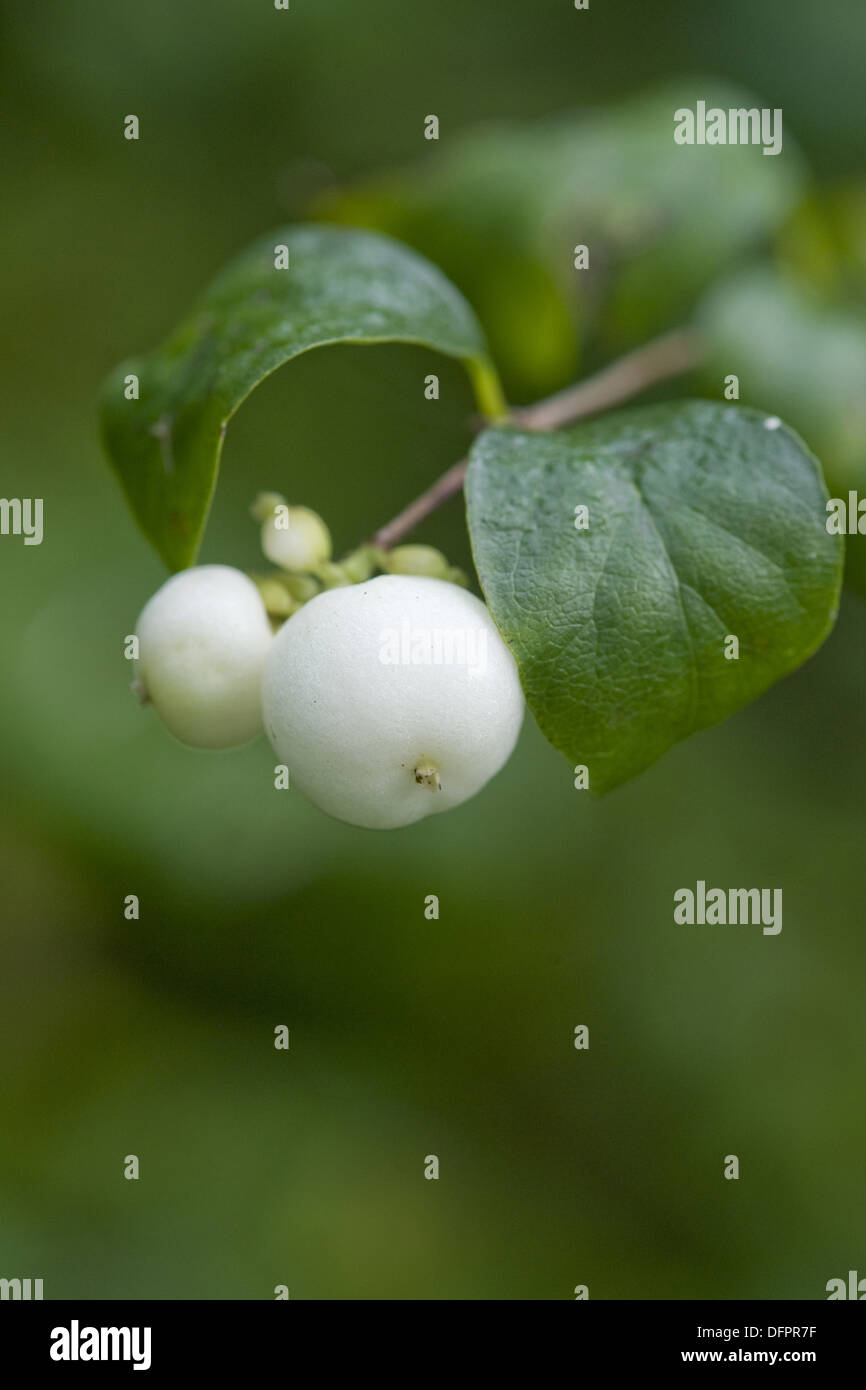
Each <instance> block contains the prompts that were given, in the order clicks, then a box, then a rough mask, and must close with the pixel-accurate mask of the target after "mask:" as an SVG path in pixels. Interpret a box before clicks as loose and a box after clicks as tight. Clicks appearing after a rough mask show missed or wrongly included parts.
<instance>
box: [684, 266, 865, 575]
mask: <svg viewBox="0 0 866 1390" xmlns="http://www.w3.org/2000/svg"><path fill="white" fill-rule="evenodd" d="M698 322H699V324H700V326H701V327H702V328H703V330H704V333H705V334H706V337H707V341H708V344H709V360H708V363H707V366H706V369H705V378H706V381H707V384H709V383H712V384H713V387H714V389H716V390H721V383H722V381H723V379H724V377H725V376H726V375H728V374H730V373H735V374H736V375H737V376H738V378H739V382H740V394H741V398H742V399H743V400H745V401H747V402H749V403H751V404H754V405H757V406H763V407H765V408H768V409H769V408H771V409H772V410H774V411H777V412H779V413H781V414H783V415H784V416H785V418H786V419H788V420H790V422H791V424H792V425H793V426H794V427H795V428H796V429H797V430H799V432H800V433H801V434H802V435H804V437H805V438H806V439H807V440H808V441H809V443H810V445H811V446H812V447H813V448H814V449H815V450H816V451H817V452H818V454H819V455H820V457H821V459H822V461H823V465H824V469H825V473H826V476H827V481H828V485H829V487H830V490H831V492H832V493H833V495H834V496H838V495H843V496H844V495H845V494H847V492H848V490H849V489H859V491H860V493H861V494H866V312H857V311H856V310H851V309H838V308H833V307H827V306H825V305H823V304H822V303H821V302H820V301H816V300H815V298H814V297H810V296H807V295H806V294H805V293H804V292H802V291H801V290H799V289H798V287H797V286H796V285H793V284H790V283H789V282H787V281H786V280H785V279H784V278H783V277H782V276H781V275H780V274H779V273H778V272H777V271H776V270H774V269H773V268H772V267H771V266H766V267H762V266H759V267H755V268H753V269H750V270H747V271H743V272H742V273H740V274H738V275H736V276H734V277H733V278H731V279H729V280H726V281H723V282H722V283H721V284H720V285H718V286H717V287H716V288H715V289H713V290H712V291H711V292H710V294H709V295H708V296H707V297H706V298H705V300H704V302H703V303H702V305H701V306H700V309H699V314H698ZM846 551H847V570H846V577H847V579H848V581H849V583H851V584H852V585H853V586H854V587H856V588H857V589H858V590H859V591H860V592H861V593H864V594H866V537H863V536H859V535H857V536H849V537H848V538H847V540H846Z"/></svg>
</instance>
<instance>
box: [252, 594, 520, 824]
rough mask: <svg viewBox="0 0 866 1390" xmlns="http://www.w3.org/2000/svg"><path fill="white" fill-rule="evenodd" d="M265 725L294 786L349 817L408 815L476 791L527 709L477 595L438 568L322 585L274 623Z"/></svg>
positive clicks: (393, 819)
mask: <svg viewBox="0 0 866 1390" xmlns="http://www.w3.org/2000/svg"><path fill="white" fill-rule="evenodd" d="M262 700H263V710H264V722H265V730H266V732H267V734H268V737H269V738H270V740H271V743H272V744H273V747H274V749H275V751H276V753H277V756H278V757H279V759H280V761H281V762H282V763H284V764H285V765H286V766H287V767H288V769H289V777H290V785H293V786H296V787H298V788H299V789H300V790H301V791H303V792H305V793H306V794H307V796H309V797H310V798H311V800H313V801H315V802H316V803H317V805H319V806H321V807H322V809H323V810H325V811H327V812H329V813H330V814H331V815H332V816H337V817H338V818H339V819H341V820H346V821H350V822H351V823H352V824H354V825H363V826H368V827H371V828H377V829H384V828H387V827H392V826H398V825H409V824H411V822H413V821H416V820H421V818H422V817H424V816H429V815H432V814H434V813H436V812H439V811H447V810H449V809H450V807H452V806H458V805H459V804H460V802H461V801H465V800H466V799H467V798H468V797H470V796H474V795H475V793H476V792H478V791H480V790H481V788H482V787H483V786H484V784H485V783H486V782H488V781H489V780H490V778H491V777H493V776H494V774H495V773H497V772H498V771H499V769H500V768H501V767H502V766H503V764H504V763H505V762H506V760H507V759H508V757H509V755H510V754H511V751H512V749H513V748H514V744H515V742H516V741H517V735H518V733H519V731H520V725H521V721H522V718H523V694H522V691H521V689H520V682H519V680H518V677H517V667H516V664H515V661H514V658H513V657H512V655H511V653H510V651H509V650H508V648H507V647H506V645H505V643H504V642H503V640H502V638H501V637H500V636H499V633H498V632H497V630H496V627H495V626H494V623H493V620H492V619H491V617H490V614H489V612H488V611H487V608H486V607H485V605H484V604H483V603H482V602H481V601H480V600H479V599H477V598H475V597H474V596H473V595H472V594H469V593H467V592H466V590H465V589H460V588H458V587H457V586H456V585H454V584H450V583H447V582H446V581H444V580H441V579H429V578H426V577H409V576H405V575H381V576H379V578H377V579H372V580H370V581H369V582H367V583H362V584H355V585H349V586H346V587H344V588H338V589H331V590H328V591H326V592H325V593H322V594H319V595H318V596H317V597H316V598H314V599H311V600H310V602H309V603H307V604H305V605H304V607H303V608H301V609H300V610H299V611H298V612H297V613H295V614H294V616H293V617H291V618H289V620H288V622H286V623H285V624H284V626H283V627H282V628H281V629H280V631H279V632H278V633H277V635H276V637H275V638H274V641H273V645H272V646H271V649H270V652H269V653H268V657H267V661H266V663H265V675H264V682H263V685H262Z"/></svg>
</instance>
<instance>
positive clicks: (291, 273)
mask: <svg viewBox="0 0 866 1390" xmlns="http://www.w3.org/2000/svg"><path fill="white" fill-rule="evenodd" d="M278 246H287V247H288V249H289V267H288V269H276V268H275V248H276V247H278ZM388 342H402V343H416V344H421V345H423V346H425V347H429V348H431V349H433V350H435V351H436V352H439V353H443V354H444V355H445V356H448V357H454V358H458V359H460V360H462V361H464V362H465V363H466V366H467V368H468V370H469V373H470V376H471V377H472V380H473V383H474V385H475V388H476V393H477V396H478V401H479V406H480V408H481V410H482V412H483V413H485V414H487V415H488V416H491V417H493V418H496V416H498V415H499V414H501V413H502V408H503V407H502V397H501V392H500V389H499V385H498V380H497V378H496V375H495V372H494V370H493V368H492V366H491V364H490V362H489V360H488V358H487V354H486V348H485V342H484V337H483V334H482V332H481V329H480V328H479V326H478V323H477V321H476V319H475V317H474V315H473V313H472V310H471V309H470V308H469V306H468V304H467V303H466V301H465V300H464V299H463V298H462V297H461V295H460V293H459V292H458V291H457V290H456V289H455V288H454V286H453V285H452V284H451V283H450V282H449V281H448V280H447V279H446V278H445V276H444V275H442V274H441V272H440V271H438V270H437V269H436V267H435V266H432V265H430V264H429V263H428V262H427V261H425V260H423V259H422V258H421V257H420V256H418V255H417V254H416V253H415V252H414V251H411V250H409V249H408V247H405V246H401V245H400V244H399V243H398V242H395V241H391V240H390V239H388V238H386V237H383V236H378V235H375V234H373V233H370V232H363V231H354V230H353V231H348V230H342V229H339V228H335V227H322V226H296V227H283V228H279V229H278V230H276V231H274V232H271V233H270V234H269V235H266V236H263V237H261V238H260V239H259V240H258V241H256V242H255V243H254V244H253V245H252V246H251V247H250V248H249V249H248V250H247V251H245V252H244V253H243V254H242V255H241V256H239V257H238V259H237V260H235V261H234V262H233V263H232V264H231V265H229V266H228V267H227V269H226V270H225V271H223V273H222V274H221V275H220V276H218V278H217V279H216V280H215V281H214V282H213V284H212V285H211V286H210V288H209V289H208V290H207V291H206V292H205V294H204V295H203V296H202V298H201V299H200V300H199V302H198V304H197V306H196V307H195V309H194V310H193V313H192V314H191V316H190V317H189V318H188V319H187V320H186V321H185V322H184V323H183V324H182V325H181V327H180V328H179V329H178V330H177V331H176V332H175V333H174V334H173V336H172V337H171V338H170V339H169V340H168V342H167V343H166V344H165V345H164V346H163V347H162V348H160V349H159V350H158V351H156V352H154V353H151V354H150V356H148V357H143V358H141V359H139V360H138V361H129V362H124V363H122V364H121V365H120V366H119V367H117V368H116V369H115V370H114V372H112V374H111V376H110V377H109V379H108V381H107V383H106V385H105V387H104V390H103V396H102V408H101V420H102V434H103V440H104V443H105V447H106V451H107V453H108V456H109V459H110V460H111V464H112V466H113V468H114V469H115V471H116V472H117V474H118V475H119V477H120V480H121V483H122V484H123V487H124V489H125V492H126V495H127V497H128V499H129V502H130V505H131V507H132V510H133V512H134V514H135V516H136V519H137V520H138V522H139V524H140V526H141V527H142V529H143V531H144V533H145V535H146V536H147V537H148V539H149V540H151V541H152V542H153V544H154V545H155V546H156V549H157V550H158V551H159V553H160V555H162V557H163V559H164V560H165V561H166V563H167V564H168V565H169V567H170V568H172V569H182V568H184V567H185V566H186V565H190V564H192V563H193V561H194V560H195V557H196V554H197V552H198V548H199V545H200V542H201V537H202V533H203V530H204V526H205V521H206V518H207V513H208V509H209V506H210V501H211V497H212V495H213V490H214V487H215V485H216V479H217V473H218V469H219V458H220V452H221V449H222V441H223V437H224V435H225V429H226V425H227V423H228V421H229V420H230V419H231V417H232V415H233V414H234V412H235V411H236V410H237V408H238V406H239V405H240V404H241V402H242V401H243V400H244V399H245V398H246V397H247V396H248V395H249V393H250V391H252V389H253V387H255V386H257V385H258V384H259V382H260V381H262V380H264V378H265V377H266V376H269V375H270V373H271V372H273V371H275V370H276V368H277V367H280V366H282V364H283V363H284V362H288V361H289V360H290V359H291V358H293V357H297V356H298V355H299V354H300V353H303V352H308V351H310V349H311V348H317V347H324V346H326V345H328V344H331V343H388ZM132 375H134V376H136V377H137V378H138V381H139V398H138V399H131V400H128V399H126V395H125V382H126V380H127V378H128V377H130V376H132Z"/></svg>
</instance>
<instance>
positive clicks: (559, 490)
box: [466, 401, 842, 791]
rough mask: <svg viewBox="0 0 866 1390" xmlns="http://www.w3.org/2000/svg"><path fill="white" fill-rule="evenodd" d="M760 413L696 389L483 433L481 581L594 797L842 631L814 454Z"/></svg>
mask: <svg viewBox="0 0 866 1390" xmlns="http://www.w3.org/2000/svg"><path fill="white" fill-rule="evenodd" d="M766 418H767V417H765V416H764V415H763V413H761V412H758V411H755V410H745V409H741V408H739V407H736V406H726V405H722V404H718V403H714V402H710V401H687V402H678V403H674V404H665V405H658V406H650V407H647V408H643V409H637V410H624V411H619V412H617V413H615V414H612V415H608V416H605V417H603V418H601V419H599V420H597V421H590V422H586V423H584V424H581V425H578V426H576V427H575V428H573V429H569V430H567V431H562V432H560V433H556V434H539V433H528V432H526V431H522V430H512V429H489V430H486V431H485V432H484V433H483V434H482V435H480V436H479V438H478V439H477V440H476V442H475V445H474V447H473V449H472V453H471V455H470V461H469V471H468V475H467V482H466V500H467V510H468V519H469V527H470V531H471V535H472V546H473V552H474V556H475V561H476V566H477V569H478V574H479V577H480V580H481V585H482V588H483V590H484V593H485V596H486V598H487V602H488V604H489V605H490V609H491V612H492V614H493V617H494V619H495V621H496V623H497V626H498V627H499V629H500V631H501V632H502V635H503V637H504V638H505V641H506V642H507V643H508V645H509V646H510V647H511V649H512V651H513V652H514V654H515V657H516V658H517V662H518V666H519V669H520V675H521V680H522V683H523V687H524V691H525V693H526V698H527V702H528V704H529V706H530V708H531V710H532V712H533V714H534V715H535V717H536V719H537V721H538V723H539V725H540V727H541V730H542V732H543V733H544V734H545V736H546V737H547V738H548V739H549V740H550V742H551V743H552V744H554V746H555V747H556V748H558V749H559V750H560V751H561V752H563V753H564V754H565V755H566V756H567V757H568V758H569V760H570V761H571V762H572V764H573V765H577V764H585V765H586V766H587V767H588V768H589V780H590V787H591V788H592V789H593V790H595V791H607V790H609V789H610V788H612V787H615V786H617V785H618V784H619V783H621V782H624V781H626V780H627V779H628V778H629V777H633V776H634V775H635V774H636V773H638V772H640V771H641V770H642V769H643V768H645V767H648V766H649V765H650V764H651V763H652V762H654V761H655V760H656V759H657V758H659V757H660V756H661V755H662V754H663V753H664V752H665V751H666V750H667V749H668V748H670V747H671V745H672V744H674V743H676V742H677V741H678V740H679V739H682V738H685V737H687V735H689V734H691V733H693V732H695V731H696V730H697V729H701V728H704V727H706V726H707V725H710V724H715V723H716V722H717V721H718V720H721V719H724V718H725V717H726V716H727V715H729V714H732V713H733V712H734V710H737V709H739V708H740V707H741V706H743V705H745V704H747V703H748V702H749V701H750V700H753V699H755V697H756V696H757V695H760V693H761V692H762V691H764V690H766V689H767V687H768V686H770V685H772V684H773V682H774V681H776V680H778V679H779V678H780V677H781V676H783V675H785V674H786V673H787V672H789V671H792V670H793V669H794V668H795V667H797V666H799V665H800V663H801V662H802V661H804V660H805V659H806V657H807V656H809V655H810V654H811V653H812V652H813V651H815V649H816V648H817V647H818V646H819V645H820V643H821V642H822V641H823V639H824V638H825V637H826V635H827V633H828V632H829V631H830V628H831V627H832V625H833V622H834V620H835V617H836V609H837V603H838V595H839V584H840V578H841V568H842V546H841V544H840V543H839V539H838V537H835V536H830V535H828V534H827V531H826V527H825V520H826V514H825V509H824V503H825V499H826V492H825V489H824V485H823V480H822V478H821V472H820V468H819V466H818V464H817V461H816V460H815V458H814V457H813V456H812V455H811V454H810V453H809V451H808V449H807V448H806V447H805V445H804V444H803V443H802V441H801V440H800V439H799V438H798V437H797V436H796V435H795V434H793V433H792V432H791V431H790V430H789V429H787V428H786V427H785V426H780V427H778V428H775V429H774V428H767V427H766V424H765V421H766ZM578 506H586V507H588V509H589V527H588V529H585V530H579V529H576V526H575V508H576V507H578ZM729 635H733V636H736V637H737V638H738V639H739V659H738V660H727V659H726V657H725V639H726V637H728V636H729Z"/></svg>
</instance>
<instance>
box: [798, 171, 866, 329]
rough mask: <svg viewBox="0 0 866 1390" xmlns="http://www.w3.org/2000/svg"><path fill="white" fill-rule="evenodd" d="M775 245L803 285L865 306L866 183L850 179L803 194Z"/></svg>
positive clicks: (812, 290) (841, 300)
mask: <svg viewBox="0 0 866 1390" xmlns="http://www.w3.org/2000/svg"><path fill="white" fill-rule="evenodd" d="M777 249H778V252H779V258H780V261H781V264H782V266H783V268H784V269H785V271H786V272H788V273H789V274H792V275H794V276H796V277H797V278H798V280H799V281H800V283H801V284H802V285H803V288H804V290H806V291H808V292H810V293H815V292H816V291H817V292H820V293H822V294H824V295H825V296H827V297H828V298H833V299H835V300H836V301H837V303H838V304H839V305H840V306H841V305H842V304H850V301H851V299H852V298H853V299H855V300H857V301H859V303H860V304H861V305H862V306H863V307H864V308H866V183H863V182H861V181H857V180H854V181H850V182H846V183H842V184H838V185H836V186H835V187H831V188H822V189H821V190H820V192H818V193H815V194H812V195H810V196H809V197H807V198H804V199H803V201H802V202H801V203H800V204H799V206H798V207H797V208H796V210H795V211H794V213H793V214H792V215H791V217H790V218H788V220H787V221H786V222H785V224H784V225H783V227H782V228H781V230H780V233H779V236H778V238H777Z"/></svg>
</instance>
